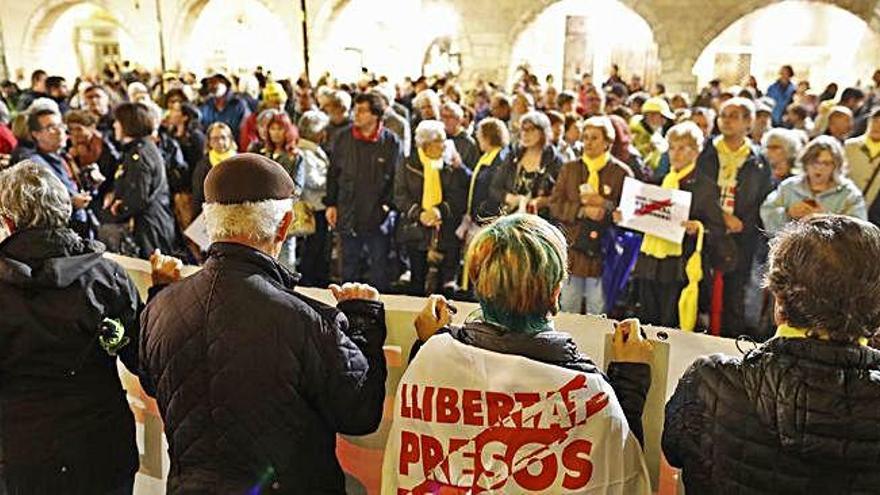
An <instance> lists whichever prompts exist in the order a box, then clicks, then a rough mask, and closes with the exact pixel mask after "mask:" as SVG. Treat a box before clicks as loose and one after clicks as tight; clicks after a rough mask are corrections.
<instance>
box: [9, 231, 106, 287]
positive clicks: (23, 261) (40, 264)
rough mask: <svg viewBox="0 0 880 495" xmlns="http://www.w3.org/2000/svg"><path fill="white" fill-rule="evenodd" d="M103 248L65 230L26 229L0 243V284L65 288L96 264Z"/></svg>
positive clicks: (101, 245)
mask: <svg viewBox="0 0 880 495" xmlns="http://www.w3.org/2000/svg"><path fill="white" fill-rule="evenodd" d="M103 253H104V245H103V244H101V243H99V242H94V241H86V240H83V239H82V238H81V237H79V236H78V235H77V234H76V233H75V232H74V231H72V230H70V229H68V228H62V229H27V230H22V231H20V232H16V233H14V234H12V235H11V236H9V237H8V238H7V239H6V240H4V241H3V242H2V243H0V282H2V283H7V284H10V285H13V286H17V287H33V288H63V287H68V286H69V285H70V284H72V283H73V282H74V281H76V279H77V278H79V277H80V276H81V275H82V274H84V273H85V272H87V271H89V270H91V269H92V268H93V267H94V266H95V265H97V264H98V263H100V261H101V257H102V255H103Z"/></svg>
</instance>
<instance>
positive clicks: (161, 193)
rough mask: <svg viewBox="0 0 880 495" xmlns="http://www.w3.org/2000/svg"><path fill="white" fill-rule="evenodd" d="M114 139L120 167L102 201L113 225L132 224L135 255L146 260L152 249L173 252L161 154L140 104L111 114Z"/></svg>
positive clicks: (150, 120) (150, 121) (122, 106)
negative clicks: (106, 195)
mask: <svg viewBox="0 0 880 495" xmlns="http://www.w3.org/2000/svg"><path fill="white" fill-rule="evenodd" d="M113 116H114V118H115V119H116V121H115V122H114V123H113V126H114V129H115V132H116V138H117V140H118V141H119V142H120V143H122V144H121V151H122V163H121V164H120V165H119V168H118V169H117V170H116V183H115V184H114V187H113V193H112V197H111V198H110V200H108V201H105V205H107V212H108V213H109V220H110V221H111V222H113V223H123V222H128V221H130V220H131V221H133V223H134V226H133V229H132V237H133V240H134V243H135V245H136V246H137V250H138V255H139V256H140V257H141V258H144V259H146V258H148V257H149V256H150V254H152V253H153V251H154V250H156V249H161V250H162V251H163V252H165V253H171V252H173V251H174V249H173V247H174V236H175V234H174V217H173V216H172V214H171V204H170V199H169V198H170V196H169V193H168V181H167V179H166V177H165V164H164V163H163V162H162V154H161V153H160V152H159V149H158V148H157V147H156V145H155V144H153V141H152V140H151V139H150V136H151V134H152V133H153V126H154V125H155V123H154V122H153V118H152V116H151V115H150V110H149V109H148V108H147V107H146V106H145V105H143V104H141V103H122V104H120V105H119V106H117V107H116V109H115V110H114V111H113Z"/></svg>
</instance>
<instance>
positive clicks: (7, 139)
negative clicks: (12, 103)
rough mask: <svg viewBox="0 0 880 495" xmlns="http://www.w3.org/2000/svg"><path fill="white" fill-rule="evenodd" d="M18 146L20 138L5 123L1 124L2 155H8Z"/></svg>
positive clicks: (0, 142) (0, 145) (0, 148)
mask: <svg viewBox="0 0 880 495" xmlns="http://www.w3.org/2000/svg"><path fill="white" fill-rule="evenodd" d="M16 146H18V139H15V135H14V134H12V131H11V130H10V129H9V127H7V126H6V125H5V124H0V155H8V154H10V153H12V150H14V149H15V147H16Z"/></svg>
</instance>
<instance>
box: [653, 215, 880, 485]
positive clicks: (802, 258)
mask: <svg viewBox="0 0 880 495" xmlns="http://www.w3.org/2000/svg"><path fill="white" fill-rule="evenodd" d="M878 258H880V229H878V228H877V227H875V226H873V225H871V224H869V223H867V222H864V221H861V220H857V219H854V218H850V217H844V216H837V215H824V216H815V217H809V218H807V219H805V220H802V221H799V222H792V223H791V224H789V225H788V226H787V228H786V229H785V230H784V232H783V233H781V234H779V235H777V236H776V238H775V239H774V240H773V241H772V243H771V248H770V260H769V267H768V270H767V277H766V279H765V280H766V283H767V285H768V288H769V289H770V291H771V292H772V293H773V295H774V297H775V298H776V312H775V314H776V323H777V324H778V325H779V327H778V329H777V331H776V336H775V337H774V338H773V339H771V340H770V341H768V342H767V343H766V344H763V345H761V346H760V347H758V348H757V349H754V350H752V351H750V352H747V353H746V354H745V355H744V356H742V357H732V356H724V355H721V354H714V355H712V356H706V357H702V358H700V359H698V360H697V361H696V362H695V363H694V364H693V365H691V367H690V369H689V370H688V371H687V372H686V373H685V375H684V376H683V377H682V379H681V381H679V383H678V387H677V388H676V391H675V393H674V394H673V396H672V398H671V399H669V403H668V404H667V405H666V423H665V425H664V428H663V453H664V454H665V455H666V459H667V460H668V461H669V463H670V464H672V465H673V466H675V467H679V468H682V469H683V479H684V485H685V488H686V489H687V492H688V493H700V494H713V493H725V494H728V493H743V494H745V493H748V494H764V493H766V494H771V493H772V494H788V493H790V494H796V493H797V494H803V493H816V494H819V493H835V494H854V493H877V489H878V486H880V469H878V467H880V352H878V351H877V350H875V349H873V348H871V347H868V345H867V343H868V338H870V337H872V336H873V335H875V333H876V332H877V329H878V328H880V299H878V297H877V294H878V293H880V264H878V263H877V259H878Z"/></svg>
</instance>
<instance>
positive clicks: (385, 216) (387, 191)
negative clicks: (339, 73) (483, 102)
mask: <svg viewBox="0 0 880 495" xmlns="http://www.w3.org/2000/svg"><path fill="white" fill-rule="evenodd" d="M384 110H385V104H384V102H383V101H382V98H381V97H380V96H379V95H377V94H374V93H362V94H359V95H358V96H357V97H356V98H355V109H354V125H352V126H351V127H350V128H348V129H346V130H345V131H342V132H341V133H340V134H339V136H337V138H336V142H335V143H334V144H333V146H332V147H331V149H332V150H333V152H332V154H331V155H330V167H329V169H328V171H327V195H326V196H325V197H324V204H325V205H327V211H326V212H325V214H326V216H327V223H329V224H330V226H331V227H333V228H334V229H336V230H337V231H338V232H339V234H340V236H341V237H342V278H343V280H344V281H346V282H350V281H356V280H358V279H359V278H360V277H359V275H360V260H361V253H362V251H363V250H364V249H365V248H366V249H367V251H368V252H369V255H370V275H369V281H370V284H372V285H374V286H375V287H377V288H378V289H379V290H386V289H387V288H388V286H389V280H388V279H389V274H388V269H387V265H388V260H387V258H388V250H389V245H390V240H391V234H392V231H393V225H392V224H393V221H392V219H393V216H392V215H391V213H392V210H393V209H394V204H393V198H392V195H393V190H394V175H395V171H396V170H397V168H398V167H399V166H401V162H402V161H403V148H402V146H401V144H400V140H398V139H397V137H396V136H395V135H394V133H392V132H391V131H389V130H388V129H386V128H385V127H383V126H382V123H381V119H382V116H383V115H384Z"/></svg>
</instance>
